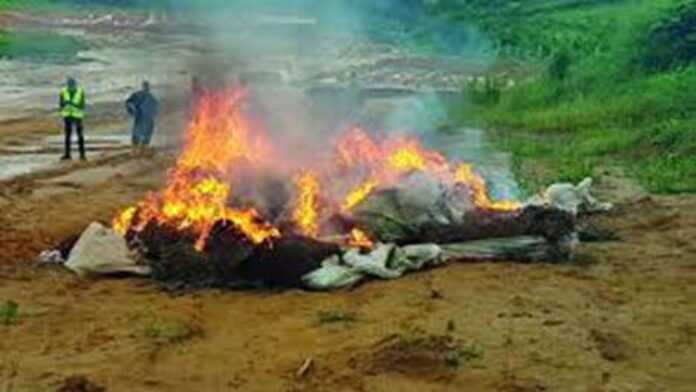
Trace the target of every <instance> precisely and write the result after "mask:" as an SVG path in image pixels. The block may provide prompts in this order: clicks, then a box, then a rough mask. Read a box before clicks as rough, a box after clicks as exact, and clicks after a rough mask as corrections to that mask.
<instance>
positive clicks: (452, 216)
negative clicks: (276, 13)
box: [71, 90, 576, 288]
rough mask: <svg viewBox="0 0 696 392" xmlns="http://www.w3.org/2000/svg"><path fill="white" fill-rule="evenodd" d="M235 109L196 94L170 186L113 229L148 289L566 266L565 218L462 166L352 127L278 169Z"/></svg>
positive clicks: (246, 117)
mask: <svg viewBox="0 0 696 392" xmlns="http://www.w3.org/2000/svg"><path fill="white" fill-rule="evenodd" d="M245 98H246V93H245V92H244V91H243V90H235V91H232V92H229V91H224V92H206V93H205V94H203V95H202V96H201V97H200V100H199V102H198V104H197V109H196V111H195V113H194V115H193V116H192V120H191V124H190V125H189V127H188V131H187V134H186V140H185V144H184V146H183V149H182V151H181V154H180V155H179V157H178V160H177V162H176V165H175V166H174V167H173V168H172V169H171V171H170V173H169V177H168V182H167V185H166V186H165V187H164V189H162V190H160V191H158V192H154V193H151V194H148V195H147V196H145V197H144V199H143V200H142V201H141V202H140V203H138V204H137V205H134V206H132V207H129V208H127V209H125V210H124V211H123V212H122V213H121V214H119V215H118V216H117V217H116V219H115V220H114V222H113V231H114V232H115V233H117V234H118V235H119V236H121V237H122V238H123V239H125V243H127V246H128V248H129V249H130V251H131V252H132V254H133V255H134V256H133V259H136V260H138V263H139V264H142V265H144V266H147V267H148V270H149V271H148V272H149V273H150V275H151V277H152V278H153V279H155V280H157V281H160V282H164V283H166V284H167V285H170V286H175V287H239V286H240V285H248V284H262V285H272V286H283V287H293V286H295V287H310V288H332V287H338V286H343V285H345V284H350V283H354V282H355V281H358V280H360V279H361V278H362V277H364V276H365V275H372V276H377V277H381V278H393V277H397V276H400V275H401V274H403V273H404V272H406V271H409V270H414V269H421V268H424V267H426V266H429V265H437V264H440V263H442V262H444V261H446V260H448V259H471V258H473V259H477V258H478V259H483V260H490V259H495V258H508V259H515V260H521V261H531V260H543V259H554V258H558V257H563V256H565V255H567V247H566V244H567V243H569V242H572V239H573V237H574V234H575V222H576V219H575V211H570V210H567V209H563V208H556V207H555V206H553V205H548V203H546V202H547V201H548V200H544V199H543V198H542V199H541V201H539V202H536V203H532V204H525V205H523V204H521V203H518V202H514V201H496V200H492V199H491V198H490V197H489V194H488V191H487V187H486V183H485V181H484V179H483V178H482V177H481V176H480V175H479V174H477V173H476V171H475V170H474V169H473V168H472V167H471V166H470V165H469V164H466V163H452V162H449V161H448V160H447V159H446V158H445V157H444V156H442V155H441V154H439V153H438V152H436V151H433V150H429V149H427V148H425V147H423V146H422V145H421V144H420V143H419V142H418V141H417V140H415V139H413V138H409V137H401V136H399V137H375V136H372V135H370V134H369V133H367V132H365V131H364V130H362V129H360V128H359V127H353V128H351V129H349V130H348V131H347V132H345V133H344V134H343V135H342V136H340V137H339V138H337V140H335V143H334V147H333V148H331V149H327V151H326V153H324V154H323V156H322V155H321V154H316V156H311V157H308V159H306V160H305V161H303V160H301V159H300V160H297V159H295V160H293V159H286V158H285V157H287V156H292V154H290V153H289V152H288V151H283V148H282V147H283V146H282V145H279V143H276V144H274V143H272V138H271V137H270V135H269V132H267V131H266V130H265V129H264V127H263V124H262V123H261V121H259V120H258V119H256V118H255V117H254V116H253V115H250V113H248V109H247V105H246V104H245V102H246V99H245ZM482 239H486V240H487V241H488V242H485V241H484V242H478V243H476V244H475V245H473V246H469V247H466V246H464V247H462V246H454V247H453V246H449V248H448V246H439V245H435V244H451V243H461V242H464V241H474V240H482ZM491 239H500V240H498V241H491ZM385 244H387V245H385ZM79 245H80V243H79V242H78V246H79ZM71 257H72V255H71ZM321 271H324V272H321ZM331 277H333V278H331Z"/></svg>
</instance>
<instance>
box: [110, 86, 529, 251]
mask: <svg viewBox="0 0 696 392" xmlns="http://www.w3.org/2000/svg"><path fill="white" fill-rule="evenodd" d="M245 97H246V93H245V91H243V90H237V91H232V92H230V91H224V92H206V93H205V94H203V95H202V96H201V97H200V99H199V101H198V102H197V105H196V110H195V113H194V114H193V116H192V120H191V122H190V124H189V127H188V129H187V133H186V136H185V142H184V146H183V149H182V151H181V154H180V156H179V158H178V159H177V162H176V165H175V166H174V167H173V168H172V169H171V171H170V172H169V175H168V178H167V180H168V181H167V184H166V186H165V187H164V188H163V189H162V190H160V191H159V192H155V193H151V194H148V195H147V196H146V197H145V198H144V200H143V201H141V202H140V203H138V204H137V205H135V206H132V207H129V208H127V209H125V210H124V211H122V212H121V213H120V214H118V215H117V217H116V218H115V219H114V221H113V228H114V230H116V231H117V232H118V233H120V234H122V235H124V234H126V232H127V231H128V230H130V229H133V230H142V229H143V228H144V227H145V225H147V223H148V222H151V221H153V220H154V221H155V222H157V223H159V224H167V225H170V226H172V227H175V228H177V229H181V230H187V231H189V232H191V233H193V235H195V236H196V238H197V239H196V244H195V245H196V248H197V249H199V250H202V249H203V248H204V247H205V243H206V241H207V238H208V236H209V235H210V232H211V230H212V229H213V227H214V225H215V224H216V222H219V221H229V222H231V223H232V224H233V225H234V226H235V227H236V228H237V229H238V230H240V231H241V232H242V233H244V234H245V235H246V237H247V238H248V239H249V240H250V241H252V242H254V243H256V244H258V243H261V242H264V241H268V240H272V239H273V238H275V237H279V236H280V235H281V233H280V231H279V230H278V229H277V228H275V227H273V226H272V225H271V224H269V223H267V222H266V221H264V220H263V219H262V217H261V216H260V214H259V213H258V212H257V211H256V210H255V209H253V208H238V206H237V207H234V206H235V203H237V204H239V199H240V197H239V196H237V197H236V198H235V195H233V193H232V186H231V185H230V184H231V183H233V182H232V181H231V180H232V179H235V178H240V177H239V175H240V174H243V173H246V172H242V171H241V168H243V167H250V168H254V169H255V168H263V169H267V168H274V169H277V168H278V165H277V162H279V159H278V158H279V157H277V156H276V154H275V151H274V150H273V149H272V148H271V147H272V146H271V145H270V143H268V139H267V138H266V133H265V132H263V128H262V127H261V126H260V125H259V124H256V123H254V122H253V121H251V120H250V118H249V117H248V116H246V115H245V113H244V111H243V110H242V106H243V105H242V104H243V103H244V100H245ZM334 152H335V161H334V162H333V164H330V165H326V166H322V167H321V170H316V171H310V170H301V171H299V174H298V175H297V177H296V178H295V188H296V201H295V204H294V205H293V210H292V216H291V219H292V221H293V223H294V224H295V225H296V227H297V229H298V231H299V232H301V233H302V234H304V235H306V236H311V237H316V236H318V235H319V232H320V224H319V223H320V222H321V221H322V218H324V217H325V216H322V214H330V213H333V212H336V211H331V210H330V209H329V208H326V206H324V204H322V205H321V206H320V197H325V198H326V200H329V201H330V203H327V205H333V206H335V207H336V209H340V211H342V212H343V213H349V212H350V211H351V210H353V209H354V208H355V207H356V206H357V205H359V204H360V203H362V202H364V201H365V199H366V198H368V197H369V196H370V195H371V194H372V193H373V192H375V190H376V189H378V188H379V187H388V186H393V185H394V184H396V183H397V182H398V181H399V179H400V178H402V177H403V176H404V175H407V174H408V173H411V172H422V173H426V174H428V175H430V176H434V177H436V178H437V179H438V180H440V181H441V182H442V183H444V184H448V185H453V184H465V185H466V186H467V187H468V189H469V190H470V192H471V199H472V201H473V203H474V204H475V205H476V206H477V207H478V208H482V209H487V210H491V211H510V210H515V209H518V208H520V204H519V203H517V202H511V201H493V200H491V199H490V197H489V195H488V190H487V187H486V182H485V180H484V179H483V178H482V177H481V176H480V175H478V174H477V173H475V172H474V170H473V169H472V167H471V166H470V165H468V164H460V165H453V164H451V163H450V162H448V161H447V159H445V157H444V156H443V155H441V154H440V153H438V152H437V151H434V150H431V149H428V148H426V147H424V146H423V145H422V144H421V143H420V142H419V141H418V140H417V139H415V138H411V137H403V136H400V137H389V136H383V137H373V136H371V135H370V134H369V133H367V132H365V131H364V130H362V129H361V128H359V127H353V128H351V129H349V130H348V131H347V132H346V133H345V134H344V135H343V136H342V137H341V138H340V139H339V140H338V141H337V143H336V144H335V150H334ZM283 169H284V170H285V169H287V172H288V173H293V170H296V169H297V168H296V167H290V168H283ZM253 173H256V172H253ZM283 173H286V172H283ZM295 173H297V171H295ZM320 179H321V181H320ZM234 184H237V183H236V182H234ZM345 184H350V185H351V186H352V185H355V186H354V187H353V188H346V186H345ZM356 184H357V185H356ZM234 187H235V188H237V185H234ZM240 188H241V187H240ZM245 191H246V190H245V189H243V192H242V193H241V195H244V194H245ZM323 192H325V193H326V194H323ZM343 192H346V193H343ZM322 200H323V199H322ZM320 207H321V208H320ZM349 243H350V244H355V246H363V247H367V246H371V245H372V240H371V239H370V238H369V237H368V236H367V235H366V234H365V233H364V232H362V231H361V230H359V229H353V230H352V231H351V232H350V240H349Z"/></svg>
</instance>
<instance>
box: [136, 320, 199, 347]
mask: <svg viewBox="0 0 696 392" xmlns="http://www.w3.org/2000/svg"><path fill="white" fill-rule="evenodd" d="M200 332H201V331H200V330H199V329H198V328H196V327H194V326H192V325H190V324H188V323H186V322H183V321H181V320H176V319H162V318H155V319H152V320H150V322H149V323H148V324H147V326H146V327H145V336H146V337H148V338H150V339H152V340H153V341H154V342H155V343H157V344H172V343H181V342H184V341H187V340H189V339H192V338H194V337H196V336H198V335H199V334H200Z"/></svg>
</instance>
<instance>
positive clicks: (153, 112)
mask: <svg viewBox="0 0 696 392" xmlns="http://www.w3.org/2000/svg"><path fill="white" fill-rule="evenodd" d="M158 109H159V103H158V102H157V99H156V98H155V96H154V95H152V93H151V92H150V83H149V82H147V81H145V82H143V85H142V89H141V90H140V91H136V92H135V93H133V94H131V96H130V97H128V99H127V100H126V110H127V111H128V114H130V115H131V116H133V139H132V141H133V154H134V155H140V154H141V153H143V152H144V151H145V150H146V149H147V148H148V147H149V146H150V141H151V140H152V134H153V133H154V131H155V118H156V117H157V112H158Z"/></svg>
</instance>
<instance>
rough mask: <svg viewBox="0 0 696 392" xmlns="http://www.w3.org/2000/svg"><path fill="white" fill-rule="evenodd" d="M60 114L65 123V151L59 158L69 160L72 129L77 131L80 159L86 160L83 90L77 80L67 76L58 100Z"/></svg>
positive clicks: (84, 100)
mask: <svg viewBox="0 0 696 392" xmlns="http://www.w3.org/2000/svg"><path fill="white" fill-rule="evenodd" d="M58 102H59V103H58V105H59V107H60V115H61V117H63V123H64V125H65V152H64V153H63V157H62V158H61V160H69V159H72V157H71V151H70V150H71V144H72V133H73V129H74V130H75V132H77V142H78V146H79V149H80V159H81V160H83V161H84V160H86V159H87V157H86V155H85V138H84V127H83V124H82V121H83V120H84V118H85V106H86V103H87V100H86V98H85V90H84V89H83V88H82V87H80V86H78V85H77V81H76V80H75V79H73V78H68V79H67V82H66V86H65V87H64V88H63V89H62V90H61V92H60V97H59V101H58Z"/></svg>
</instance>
